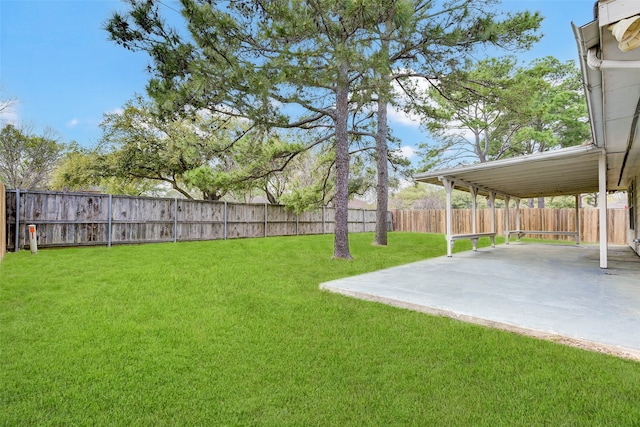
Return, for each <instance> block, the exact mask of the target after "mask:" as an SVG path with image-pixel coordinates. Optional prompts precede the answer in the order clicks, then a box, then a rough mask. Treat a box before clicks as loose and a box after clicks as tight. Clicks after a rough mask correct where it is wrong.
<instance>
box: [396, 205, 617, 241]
mask: <svg viewBox="0 0 640 427" xmlns="http://www.w3.org/2000/svg"><path fill="white" fill-rule="evenodd" d="M392 215H393V229H394V230H396V231H414V232H422V233H441V234H444V233H446V224H445V217H446V211H445V210H444V209H427V210H394V211H392ZM598 215H599V211H598V209H584V208H583V209H580V240H581V241H583V242H588V243H595V242H597V241H598V227H599V217H598ZM504 218H505V209H496V231H497V232H498V235H502V236H504V229H505V225H504ZM515 218H516V210H515V209H509V221H510V224H511V225H510V229H512V230H513V229H515ZM628 221H629V218H628V211H627V210H626V209H609V210H608V223H609V224H608V225H607V226H608V236H609V237H608V240H609V242H608V243H609V244H612V245H626V244H627V243H628V241H627V230H628V228H629V227H628V224H629V222H628ZM476 222H477V230H478V232H484V231H491V210H490V209H478V210H477V212H476ZM575 222H576V221H575V209H548V208H545V209H538V208H522V209H520V229H522V230H539V231H575V229H576V224H575ZM453 230H454V233H461V234H465V233H471V209H454V210H453ZM527 237H531V238H534V239H553V240H573V237H571V236H553V235H551V236H550V235H535V234H531V235H527Z"/></svg>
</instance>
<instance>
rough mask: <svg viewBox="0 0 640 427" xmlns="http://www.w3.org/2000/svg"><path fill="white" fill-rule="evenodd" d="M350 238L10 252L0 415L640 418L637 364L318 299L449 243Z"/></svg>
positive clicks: (426, 421)
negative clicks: (336, 256) (336, 286)
mask: <svg viewBox="0 0 640 427" xmlns="http://www.w3.org/2000/svg"><path fill="white" fill-rule="evenodd" d="M350 240H351V250H352V254H353V255H354V257H355V260H353V261H350V262H348V261H342V260H332V259H331V254H332V252H333V237H332V236H306V237H285V238H268V239H251V240H233V241H213V242H194V243H177V244H176V243H167V244H157V245H143V246H119V247H112V248H110V249H107V248H102V247H100V248H73V249H57V250H41V251H40V252H39V253H38V254H37V255H31V254H30V253H29V252H28V251H22V252H19V253H17V254H14V253H9V254H7V255H6V256H5V259H4V261H3V262H2V263H1V264H0V425H2V426H27V425H59V426H63V425H64V426H67V425H126V426H134V425H135V426H138V425H158V426H161V425H177V426H187V425H202V426H210V425H211V426H213V425H272V426H282V425H295V426H306V425H322V426H325V425H331V426H334V425H335V426H344V425H355V426H361V425H376V426H381V425H384V426H386V425H462V426H467V425H488V426H489V425H490V426H495V425H508V426H512V425H527V426H528V425H552V426H555V425H570V426H574V425H577V426H582V425H611V426H624V425H629V426H631V425H636V426H637V425H639V424H640V363H637V362H633V361H629V360H623V359H618V358H615V357H612V356H607V355H603V354H599V353H593V352H589V351H585V350H580V349H576V348H572V347H565V346H562V345H560V344H556V343H553V342H548V341H539V340H535V339H532V338H528V337H524V336H519V335H516V334H511V333H507V332H503V331H498V330H492V329H488V328H484V327H481V326H477V325H471V324H465V323H461V322H458V321H455V320H452V319H449V318H442V317H434V316H429V315H426V314H422V313H416V312H411V311H407V310H402V309H398V308H394V307H388V306H385V305H382V304H377V303H372V302H366V301H360V300H355V299H350V298H347V297H344V296H340V295H336V294H332V293H328V292H323V291H320V290H319V289H318V285H319V284H320V283H321V282H323V281H327V280H332V279H336V278H340V277H345V276H349V275H354V274H359V273H363V272H368V271H373V270H376V269H380V268H384V267H389V266H393V265H398V264H402V263H407V262H410V261H415V260H419V259H424V258H428V257H433V256H437V255H441V254H444V253H445V252H446V248H445V242H444V239H443V237H442V236H441V235H428V234H409V233H392V234H390V236H389V243H390V245H389V247H376V246H372V245H371V242H372V240H373V235H372V234H358V235H356V234H353V235H351V236H350ZM483 240H487V242H484V243H485V245H486V244H488V239H483ZM468 243H469V242H462V241H460V242H457V243H456V249H460V250H462V249H468V248H469V247H470V245H469V244H468ZM425 280H428V278H425Z"/></svg>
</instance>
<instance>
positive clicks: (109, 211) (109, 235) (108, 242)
mask: <svg viewBox="0 0 640 427" xmlns="http://www.w3.org/2000/svg"><path fill="white" fill-rule="evenodd" d="M108 215H109V225H108V226H107V247H108V248H110V247H111V227H112V220H111V218H113V195H111V194H109V209H108Z"/></svg>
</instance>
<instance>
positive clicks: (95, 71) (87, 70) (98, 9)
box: [0, 0, 594, 153]
mask: <svg viewBox="0 0 640 427" xmlns="http://www.w3.org/2000/svg"><path fill="white" fill-rule="evenodd" d="M164 3H166V4H168V5H170V6H172V7H174V8H175V9H178V5H177V2H176V1H173V0H165V1H164ZM593 4H594V0H537V1H529V0H503V2H502V5H501V6H500V7H501V8H502V9H504V10H507V11H519V10H532V11H539V12H540V13H541V14H542V15H543V16H544V17H545V20H544V22H543V26H542V33H543V34H544V37H543V39H542V41H541V42H539V43H538V44H537V45H536V46H535V47H534V49H532V50H531V51H530V52H527V53H525V54H521V55H520V57H521V59H522V60H523V61H525V62H529V61H531V60H533V59H535V58H540V57H543V56H547V55H552V56H555V57H557V58H559V59H560V60H563V61H564V60H570V59H573V60H577V47H576V43H575V40H574V38H573V32H572V30H571V24H570V23H571V22H572V21H573V22H575V23H576V24H578V25H583V24H586V23H587V22H589V21H591V20H592V19H593ZM116 10H122V11H124V10H126V4H124V3H122V2H120V1H116V0H0V90H1V92H0V99H3V100H4V99H8V98H17V100H18V103H17V105H16V106H15V108H14V109H13V111H12V112H11V114H10V117H8V116H5V117H4V118H5V119H6V118H11V119H12V120H19V121H21V122H25V123H28V124H31V125H33V126H34V127H35V129H36V130H42V129H44V128H45V127H51V128H53V129H55V130H56V131H57V132H58V133H59V134H60V136H61V139H62V141H64V142H69V141H77V142H78V143H80V144H81V145H84V146H92V145H94V144H95V143H96V142H97V141H98V140H99V139H100V135H101V130H100V128H99V126H98V125H99V123H100V122H101V120H102V115H103V114H104V113H106V112H112V111H116V110H117V109H119V108H120V107H122V106H123V105H124V104H125V102H126V101H128V100H129V99H131V98H132V97H133V95H134V94H144V93H145V85H146V82H147V79H148V74H147V72H146V66H147V63H148V59H147V57H146V55H145V54H144V53H134V52H129V51H127V50H125V49H124V48H122V47H120V46H117V45H115V44H114V43H113V42H110V41H109V40H108V34H107V32H106V31H104V30H103V29H102V26H103V24H104V22H105V21H106V20H107V19H109V17H110V16H111V14H112V12H113V11H116ZM167 13H170V14H174V15H175V12H173V11H169V10H167ZM390 125H391V127H392V129H393V132H394V134H396V135H397V136H399V137H400V138H401V139H402V141H403V145H405V146H407V147H413V146H415V145H416V144H417V143H419V142H421V141H423V140H425V139H426V136H425V135H424V134H423V133H422V132H421V131H420V129H419V126H418V124H417V123H415V122H413V123H412V122H410V121H408V120H407V119H406V118H401V117H398V116H392V118H391V123H390ZM406 152H407V153H410V152H411V149H410V148H407V150H406Z"/></svg>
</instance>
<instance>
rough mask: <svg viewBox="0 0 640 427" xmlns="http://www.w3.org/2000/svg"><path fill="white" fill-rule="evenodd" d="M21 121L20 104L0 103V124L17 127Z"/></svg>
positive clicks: (11, 102)
mask: <svg viewBox="0 0 640 427" xmlns="http://www.w3.org/2000/svg"><path fill="white" fill-rule="evenodd" d="M19 121H20V114H19V113H18V102H17V101H16V102H13V101H0V122H1V123H3V124H4V123H10V124H13V125H16V124H17V123H18V122H19Z"/></svg>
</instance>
